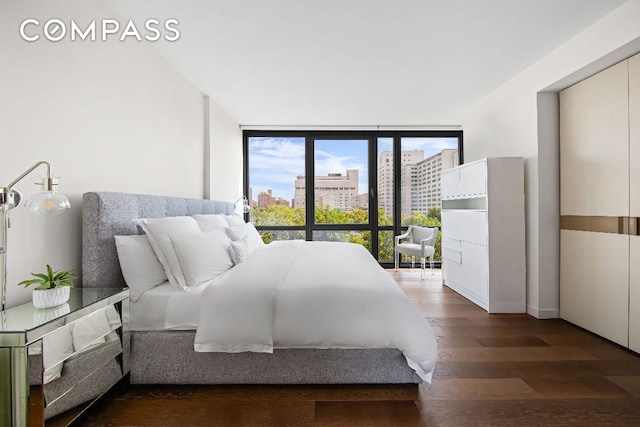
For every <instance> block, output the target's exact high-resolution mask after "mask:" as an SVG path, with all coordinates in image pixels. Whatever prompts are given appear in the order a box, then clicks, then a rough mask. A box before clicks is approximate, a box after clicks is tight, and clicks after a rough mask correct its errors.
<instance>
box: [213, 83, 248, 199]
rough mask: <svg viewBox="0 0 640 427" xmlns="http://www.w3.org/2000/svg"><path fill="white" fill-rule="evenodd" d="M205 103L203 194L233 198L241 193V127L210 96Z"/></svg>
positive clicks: (217, 197)
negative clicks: (205, 156) (206, 119)
mask: <svg viewBox="0 0 640 427" xmlns="http://www.w3.org/2000/svg"><path fill="white" fill-rule="evenodd" d="M204 103H205V110H206V111H207V113H206V117H207V118H208V122H207V124H206V126H205V128H206V131H205V133H206V136H205V153H206V155H207V158H206V159H205V169H206V170H205V175H204V177H205V181H206V182H205V193H204V197H205V198H208V199H215V200H226V201H230V202H233V201H235V200H237V199H238V198H240V197H241V196H242V176H243V174H242V169H243V162H242V130H240V125H239V124H238V123H237V122H236V121H235V120H234V119H233V118H232V117H231V116H230V115H229V114H228V113H227V112H226V111H224V110H223V109H222V108H221V107H220V106H219V105H218V104H217V103H216V102H215V101H213V100H212V99H211V98H210V97H209V96H206V95H205V96H204ZM206 190H208V191H206Z"/></svg>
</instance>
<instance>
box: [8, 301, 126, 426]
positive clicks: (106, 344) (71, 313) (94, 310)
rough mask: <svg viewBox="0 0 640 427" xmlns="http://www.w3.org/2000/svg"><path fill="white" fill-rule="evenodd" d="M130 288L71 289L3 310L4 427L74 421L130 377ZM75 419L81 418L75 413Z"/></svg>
mask: <svg viewBox="0 0 640 427" xmlns="http://www.w3.org/2000/svg"><path fill="white" fill-rule="evenodd" d="M128 313H129V289H128V288H124V289H123V288H72V289H71V296H70V298H69V301H68V302H67V303H65V304H62V305H60V306H57V307H53V308H50V309H37V308H35V307H34V306H33V304H32V303H26V304H22V305H19V306H16V307H12V308H10V309H7V310H5V311H3V312H1V318H0V426H16V427H18V426H27V425H28V426H35V425H44V424H45V423H46V421H47V420H49V419H51V420H53V419H54V418H56V417H58V418H60V417H62V415H59V414H63V413H64V414H65V415H67V416H69V415H68V414H71V417H72V418H71V419H70V420H69V421H71V420H72V419H73V418H75V416H77V415H79V414H80V413H82V411H83V410H84V409H86V408H87V407H88V406H89V405H90V404H91V403H93V402H94V401H95V400H96V399H97V398H98V397H99V396H101V395H102V394H103V393H104V392H106V391H107V390H109V389H110V388H111V387H112V386H113V385H115V384H116V383H117V382H118V381H120V380H121V379H122V377H123V376H124V375H126V374H127V373H128V372H129V363H130V355H129V323H128V320H129V315H128ZM74 414H75V416H74Z"/></svg>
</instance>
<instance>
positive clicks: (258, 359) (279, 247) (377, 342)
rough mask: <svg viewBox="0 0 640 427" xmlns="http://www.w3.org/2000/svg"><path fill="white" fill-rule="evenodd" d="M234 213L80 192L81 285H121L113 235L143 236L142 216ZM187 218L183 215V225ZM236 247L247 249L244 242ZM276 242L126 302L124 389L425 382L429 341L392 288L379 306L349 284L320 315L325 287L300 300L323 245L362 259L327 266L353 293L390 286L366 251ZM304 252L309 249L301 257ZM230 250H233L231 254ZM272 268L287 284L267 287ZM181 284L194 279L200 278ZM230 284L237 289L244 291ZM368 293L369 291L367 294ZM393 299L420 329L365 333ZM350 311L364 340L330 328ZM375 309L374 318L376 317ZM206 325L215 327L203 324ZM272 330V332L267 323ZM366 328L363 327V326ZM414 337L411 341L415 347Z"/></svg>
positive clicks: (229, 208)
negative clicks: (312, 327) (201, 280)
mask: <svg viewBox="0 0 640 427" xmlns="http://www.w3.org/2000/svg"><path fill="white" fill-rule="evenodd" d="M233 213H234V205H233V204H232V203H229V202H220V201H212V200H200V199H187V198H176V197H163V196H152V195H140V194H126V193H112V192H91V193H85V194H84V195H83V214H82V215H83V253H82V270H83V277H82V282H83V285H82V286H83V287H102V286H104V287H118V286H126V285H127V283H126V282H125V279H124V277H123V273H122V270H121V264H120V261H119V258H118V250H119V249H116V243H115V240H116V237H115V236H131V239H129V240H130V241H134V240H137V239H138V238H137V237H135V236H139V235H143V234H144V231H143V228H144V224H143V223H141V222H140V221H141V218H147V219H149V218H151V219H154V218H158V219H159V218H166V217H172V218H173V217H197V216H199V215H204V216H207V217H206V218H209V217H213V216H219V215H227V216H232V215H233ZM135 221H137V223H136V222H135ZM190 221H191V220H189V221H187V220H186V219H185V221H184V222H190ZM201 228H202V227H201ZM230 228H233V227H230ZM202 230H203V231H206V230H204V229H202ZM148 231H149V230H147V232H148ZM209 231H211V230H209ZM213 231H216V230H213ZM213 231H211V234H214V233H213ZM229 231H231V230H228V231H227V233H229ZM232 234H233V233H232ZM230 236H231V234H230ZM118 239H122V237H118ZM232 240H233V239H232ZM191 241H192V239H187V240H184V239H183V240H182V241H181V240H179V239H176V240H171V243H172V244H173V245H174V246H173V248H174V249H176V252H178V248H179V247H180V246H179V245H178V244H180V245H187V243H188V244H191V243H190V242H191ZM239 241H240V239H239ZM243 243H245V246H246V242H243ZM274 243H278V242H274ZM274 243H272V244H270V245H267V247H268V249H265V248H262V249H260V250H259V251H257V252H255V253H254V254H253V255H251V258H249V259H247V260H243V261H244V262H242V261H240V262H237V264H236V265H235V266H233V267H231V268H230V269H228V270H226V271H225V272H224V273H222V274H220V275H219V276H218V277H216V279H215V281H212V282H210V283H208V284H207V285H206V286H193V287H191V288H189V289H188V290H187V291H185V292H182V291H181V290H180V289H179V287H176V286H173V285H172V284H171V283H162V284H159V285H156V286H154V287H153V288H152V289H150V290H149V291H146V292H143V293H142V294H140V295H138V297H137V298H136V301H133V300H132V302H131V304H130V307H131V313H130V319H129V320H130V321H131V375H130V381H131V382H132V383H134V384H387V383H390V384H407V383H413V384H417V383H420V382H422V381H423V380H427V381H429V380H430V378H431V374H432V372H433V367H434V365H435V359H436V357H437V349H436V343H435V338H434V336H433V333H432V332H431V330H430V328H429V326H428V324H427V322H426V320H424V318H422V316H420V315H419V313H418V311H417V310H416V309H415V307H413V306H412V305H411V304H410V302H409V305H405V303H406V302H408V301H409V300H408V298H406V296H405V295H404V294H403V293H402V291H401V290H400V289H399V288H398V287H397V285H395V283H394V285H395V286H392V287H395V288H396V289H395V290H393V289H392V290H391V291H392V293H393V295H392V296H390V297H389V296H384V298H386V299H389V301H391V302H390V303H384V304H383V303H381V302H380V301H381V300H380V298H379V296H376V295H373V296H371V298H378V299H377V300H374V299H372V300H371V301H370V302H367V303H365V304H359V303H358V301H366V299H362V298H365V297H364V296H362V295H360V294H358V293H357V292H361V291H363V290H364V289H361V290H358V289H355V290H354V289H353V288H354V286H351V288H350V289H349V290H345V291H342V292H343V293H342V294H341V296H340V299H339V300H337V301H338V302H335V300H334V302H330V303H329V304H330V307H331V308H330V310H327V309H326V307H325V309H322V308H321V307H322V306H320V305H319V303H318V304H316V302H318V301H320V300H323V299H326V298H327V294H328V292H327V291H326V289H325V288H324V287H323V286H321V284H318V285H317V286H315V287H313V286H312V287H311V288H312V293H311V296H309V297H305V298H303V299H299V296H298V295H299V292H300V286H299V285H300V284H303V285H304V286H303V287H304V288H305V289H306V288H309V286H308V285H307V284H306V282H307V280H306V279H304V277H305V276H303V275H304V274H305V271H307V270H313V269H314V268H315V272H311V271H308V273H307V274H308V277H311V276H313V275H316V274H321V273H322V272H323V271H325V270H333V269H334V268H333V267H334V266H335V265H332V266H331V268H327V267H326V266H323V264H322V262H321V261H322V260H324V258H325V257H324V256H322V251H325V253H334V256H335V257H338V258H336V259H339V258H340V257H343V256H349V257H354V258H357V259H358V260H361V261H358V262H363V263H369V264H367V266H368V267H367V268H366V269H362V268H359V269H356V268H355V267H359V266H360V265H359V264H358V262H356V263H355V265H353V264H354V263H352V262H349V263H336V264H341V265H349V266H352V267H351V269H350V270H344V271H341V276H344V277H345V279H348V280H347V281H349V282H351V283H355V284H356V285H355V288H358V286H360V287H362V284H363V283H373V282H374V281H380V283H381V284H380V286H381V288H384V287H387V288H390V286H389V284H388V281H389V280H391V279H390V277H389V275H388V273H386V272H385V271H384V270H383V269H382V268H380V267H379V265H378V264H377V262H375V260H374V259H373V258H372V257H371V256H370V255H368V256H361V255H358V254H357V251H359V250H363V249H362V248H361V247H359V248H360V249H358V248H353V247H351V245H350V244H340V243H338V244H334V245H343V246H330V247H329V246H324V242H301V241H299V242H288V243H278V244H275V245H274ZM271 245H274V246H271ZM353 246H356V245H353ZM234 247H235V246H234ZM242 247H244V246H241V248H242ZM119 248H120V247H119ZM336 248H340V251H341V250H346V251H355V252H345V254H346V255H345V254H341V253H337V254H336V252H339V251H336ZM318 251H320V252H318ZM192 252H193V254H194V255H193V256H190V257H188V258H184V259H182V260H181V259H180V257H178V262H180V264H179V265H180V266H181V267H182V266H184V262H197V259H198V254H201V253H203V252H202V251H197V250H195V251H193V248H192ZM306 252H309V253H308V254H307V255H304V253H306ZM187 253H189V252H187ZM230 253H231V254H232V255H233V253H234V252H233V251H230ZM235 253H236V255H238V257H240V255H239V254H243V252H242V250H240V251H236V252H235ZM318 254H320V255H318ZM121 255H122V254H121ZM327 256H328V255H327ZM126 259H127V258H124V259H123V261H124V262H126ZM194 259H195V261H193V260H194ZM287 259H291V260H292V262H290V263H288V264H286V265H285V264H283V265H282V266H281V267H277V268H275V269H274V270H269V267H268V266H272V265H274V263H277V262H278V260H287ZM305 259H306V260H307V264H306V265H304V266H303V265H302V264H301V262H303V260H305ZM233 261H234V263H236V261H238V260H237V259H233ZM294 261H295V262H294ZM371 262H373V263H374V264H375V265H373V264H371ZM260 266H262V267H260ZM123 267H125V265H124V263H123ZM336 267H337V266H336ZM360 267H361V266H360ZM126 268H127V269H128V268H129V266H127V267H126ZM261 268H262V269H261ZM183 270H184V271H185V272H187V271H188V269H185V268H183ZM127 271H128V270H127ZM277 272H280V273H277ZM278 274H280V275H281V276H283V277H286V279H285V280H284V281H281V282H277V283H274V282H272V280H271V279H270V278H271V277H272V276H277V275H278ZM167 275H168V276H169V274H167ZM186 276H188V275H187V274H185V277H186ZM129 277H130V276H129ZM301 277H302V279H301ZM292 278H293V279H292ZM187 279H188V278H187ZM191 279H192V281H195V282H197V279H198V277H196V276H194V277H193V278H191ZM267 279H268V280H267ZM385 280H386V282H385ZM187 282H189V280H187ZM238 283H240V284H241V285H238ZM332 285H335V286H338V285H340V284H339V283H332ZM240 289H243V290H242V293H240ZM335 289H339V287H338V288H335ZM305 292H307V291H306V290H305ZM354 292H355V293H354ZM376 293H377V291H369V294H376ZM400 294H401V295H400ZM229 298H230V299H231V300H234V299H235V300H242V301H243V302H247V303H248V305H247V308H245V309H243V310H245V311H244V312H242V311H241V310H240V309H237V308H233V307H234V306H232V305H230V304H228V303H227V302H226V301H230V300H229ZM366 298H369V297H366ZM349 300H350V301H351V305H349V303H348V302H349ZM287 301H288V303H287ZM305 301H306V302H305ZM394 301H395V302H394ZM403 301H404V302H403ZM396 303H397V304H398V306H397V307H395V310H397V311H396V312H395V313H397V317H410V318H412V322H415V323H418V324H420V326H416V327H414V326H411V327H408V328H406V329H407V330H406V331H405V330H404V329H405V328H402V327H400V326H398V327H396V329H395V330H392V331H391V334H392V336H391V338H382V339H380V338H379V336H378V335H379V334H377V333H374V332H375V328H378V329H389V328H391V326H388V325H390V324H393V323H394V322H392V321H389V320H390V318H387V319H386V320H385V321H380V320H378V321H376V320H375V315H372V313H371V311H373V313H374V314H375V313H383V311H382V310H386V307H387V306H388V305H394V304H396ZM276 306H277V307H278V313H282V312H284V313H286V315H285V314H277V315H275V314H273V313H274V310H275V307H276ZM157 307H162V308H161V309H158V308H157ZM318 307H320V308H318ZM349 307H351V308H354V307H359V310H360V311H359V313H358V317H356V318H355V319H352V320H351V321H350V322H349V324H351V323H353V324H356V323H364V322H361V321H360V319H367V318H369V319H372V322H373V323H374V324H375V325H374V326H373V330H374V332H367V333H365V335H367V336H366V338H365V341H366V342H365V343H358V344H356V345H354V344H350V343H349V342H345V341H340V339H338V338H336V337H335V335H340V333H341V332H342V329H345V330H346V329H349V328H341V327H340V324H339V323H336V322H338V321H339V319H340V317H341V316H342V315H343V314H344V313H346V312H348V311H349ZM177 308H181V309H179V310H178V309H177ZM378 310H380V311H378ZM163 312H164V315H163ZM367 312H369V313H367ZM405 312H406V314H403V313H405ZM142 313H144V315H142ZM327 313H329V315H327ZM335 313H338V315H336V314H335ZM296 315H297V316H301V317H300V321H292V320H291V319H292V317H290V316H296ZM154 316H155V317H154ZM234 316H235V317H236V318H234ZM269 316H275V317H269ZM367 316H368V317H367ZM380 316H381V318H382V319H384V315H382V314H381V315H380ZM156 317H157V318H156ZM393 317H394V318H395V317H396V314H394V316H393ZM416 317H419V319H417V318H416ZM334 318H335V319H334ZM376 322H377V323H376ZM196 323H197V324H196ZM304 323H314V324H318V323H321V324H323V325H325V324H326V325H327V328H326V329H324V330H322V331H319V332H317V333H315V332H313V333H309V332H305V331H302V332H301V331H300V330H299V329H300V328H298V326H299V325H300V324H304ZM205 324H206V325H213V326H207V327H205V326H203V325H205ZM159 325H160V326H159ZM277 325H280V327H279V328H277V329H275V328H273V326H277ZM207 328H208V329H207ZM369 328H370V330H371V326H369ZM327 331H330V334H329V332H327ZM327 334H329V335H331V337H330V340H329V342H328V343H327V342H326V341H323V340H324V339H325V338H326V336H325V335H327ZM316 335H317V336H316ZM395 336H402V340H403V342H399V345H396V344H397V343H395V342H394V339H395ZM256 339H257V341H255V342H252V341H250V340H256ZM398 339H400V338H398ZM300 340H302V341H304V342H300ZM294 341H295V342H294ZM412 342H416V343H418V344H417V349H416V347H414V344H412ZM399 348H402V350H400V349H399ZM196 349H197V350H198V351H196ZM229 351H231V352H229ZM410 365H411V366H410Z"/></svg>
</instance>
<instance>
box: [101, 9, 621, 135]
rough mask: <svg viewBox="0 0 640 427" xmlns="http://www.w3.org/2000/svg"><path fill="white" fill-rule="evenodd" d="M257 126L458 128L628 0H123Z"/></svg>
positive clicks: (182, 63)
mask: <svg viewBox="0 0 640 427" xmlns="http://www.w3.org/2000/svg"><path fill="white" fill-rule="evenodd" d="M111 3H112V4H113V5H114V6H115V7H116V9H117V10H118V11H119V12H120V13H122V14H123V15H124V16H125V17H127V18H130V19H135V20H145V19H147V18H151V17H154V18H158V19H168V18H175V19H178V21H179V22H180V23H179V25H178V28H179V30H180V33H181V35H180V39H179V40H178V41H176V42H173V43H169V42H163V43H154V44H153V45H154V46H155V47H156V48H157V49H158V51H160V53H161V54H162V55H164V57H165V58H166V59H167V60H168V61H169V62H170V63H171V64H173V65H174V66H175V67H176V68H177V69H178V70H179V71H180V72H181V73H182V74H183V75H184V76H185V77H186V78H187V79H188V80H189V81H191V82H192V83H193V84H194V85H195V86H196V87H197V88H198V89H199V90H201V91H202V92H203V93H205V94H207V95H209V96H210V97H211V99H213V100H214V101H216V102H217V103H218V105H220V107H221V108H223V109H224V110H226V111H227V112H228V113H229V114H230V115H231V116H232V117H233V118H234V119H235V120H236V121H237V122H238V123H239V124H241V125H246V126H276V127H277V126H293V127H295V126H300V127H302V126H407V127H413V126H424V127H439V126H456V125H460V124H461V123H462V118H463V114H464V112H465V110H466V109H467V108H469V107H470V106H471V105H472V104H474V103H476V102H477V101H479V100H480V99H482V98H483V97H484V96H485V95H487V94H488V93H490V92H491V91H493V90H494V89H496V88H497V87H499V86H500V85H501V84H502V83H504V82H505V81H507V80H508V79H510V78H511V77H513V76H515V75H516V74H517V73H518V72H520V71H521V70H523V69H525V68H527V67H528V66H529V65H531V64H533V63H534V62H536V61H537V60H538V59H540V58H541V57H543V56H544V55H546V54H547V53H549V52H551V51H552V50H553V49H554V48H556V47H558V46H560V45H561V44H563V43H564V42H565V41H567V40H569V39H570V38H571V37H572V36H574V35H575V34H577V33H579V32H580V31H582V30H583V29H585V28H586V27H588V26H589V25H590V24H592V23H593V22H595V21H597V20H598V19H599V18H601V17H602V16H604V15H606V14H607V13H608V12H610V11H611V10H613V9H615V8H616V7H617V6H619V5H620V4H622V3H624V1H623V0H446V1H445V0H393V1H392V0H235V1H231V0H213V1H212V0H182V1H180V2H178V1H175V0H137V1H133V2H132V1H130V0H111Z"/></svg>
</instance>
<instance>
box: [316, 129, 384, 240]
mask: <svg viewBox="0 0 640 427" xmlns="http://www.w3.org/2000/svg"><path fill="white" fill-rule="evenodd" d="M371 141H372V139H371V138H369V137H333V136H331V137H314V138H313V139H312V153H313V157H312V158H313V164H312V165H311V166H312V168H311V170H312V174H311V176H312V177H313V187H312V189H311V190H312V191H311V192H310V193H309V194H308V200H313V209H312V211H313V216H312V218H309V222H310V223H312V224H313V225H312V230H311V233H312V236H311V239H312V240H325V241H337V242H352V243H358V244H361V245H363V246H365V247H366V248H367V249H368V250H372V248H374V246H373V245H374V242H372V231H373V230H372V224H373V221H372V216H373V215H372V214H371V210H370V209H369V206H370V204H371V203H372V200H375V191H373V187H372V184H371V181H372V180H371V177H370V171H371V167H370V164H371V158H370V153H371V152H372V150H371V149H370V145H371ZM374 179H375V178H374ZM309 181H310V180H309V179H308V180H307V182H309ZM308 208H309V207H307V209H308ZM308 211H311V210H310V209H308ZM310 213H311V212H310ZM376 240H377V239H376Z"/></svg>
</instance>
